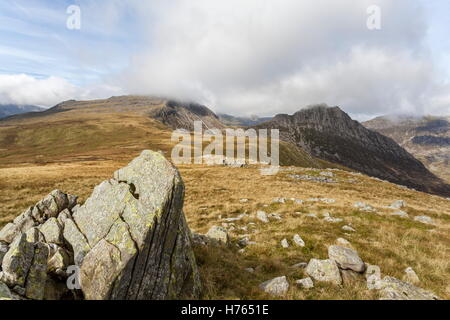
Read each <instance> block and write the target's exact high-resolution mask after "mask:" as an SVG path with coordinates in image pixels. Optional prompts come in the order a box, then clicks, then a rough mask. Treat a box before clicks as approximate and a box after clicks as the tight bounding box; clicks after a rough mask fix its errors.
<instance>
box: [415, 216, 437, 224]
mask: <svg viewBox="0 0 450 320" xmlns="http://www.w3.org/2000/svg"><path fill="white" fill-rule="evenodd" d="M414 221H418V222H422V223H424V224H434V221H433V219H432V218H430V217H427V216H417V217H414Z"/></svg>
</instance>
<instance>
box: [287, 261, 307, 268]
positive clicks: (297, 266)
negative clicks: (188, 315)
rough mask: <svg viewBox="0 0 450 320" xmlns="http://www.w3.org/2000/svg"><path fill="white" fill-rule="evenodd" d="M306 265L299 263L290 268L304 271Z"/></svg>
mask: <svg viewBox="0 0 450 320" xmlns="http://www.w3.org/2000/svg"><path fill="white" fill-rule="evenodd" d="M307 265H308V264H307V263H306V262H300V263H296V264H294V265H293V266H291V268H295V269H305V268H306V266H307Z"/></svg>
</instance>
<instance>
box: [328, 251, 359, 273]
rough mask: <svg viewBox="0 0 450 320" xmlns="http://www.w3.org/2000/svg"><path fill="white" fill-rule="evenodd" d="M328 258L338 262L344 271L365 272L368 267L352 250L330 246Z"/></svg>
mask: <svg viewBox="0 0 450 320" xmlns="http://www.w3.org/2000/svg"><path fill="white" fill-rule="evenodd" d="M328 257H329V258H330V259H331V260H334V261H336V263H337V265H338V266H339V268H341V269H344V270H353V271H356V272H364V270H365V269H366V266H365V264H364V262H363V261H362V259H361V258H360V257H359V255H358V253H357V252H356V251H355V250H353V249H350V248H345V247H341V246H329V247H328Z"/></svg>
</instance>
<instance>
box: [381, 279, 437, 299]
mask: <svg viewBox="0 0 450 320" xmlns="http://www.w3.org/2000/svg"><path fill="white" fill-rule="evenodd" d="M380 299H381V300H441V299H440V298H439V297H438V296H436V295H435V294H434V293H433V292H431V291H426V290H424V289H421V288H418V287H416V286H414V285H412V284H410V283H408V282H404V281H401V280H398V279H396V278H393V277H384V279H383V280H382V281H381V298H380Z"/></svg>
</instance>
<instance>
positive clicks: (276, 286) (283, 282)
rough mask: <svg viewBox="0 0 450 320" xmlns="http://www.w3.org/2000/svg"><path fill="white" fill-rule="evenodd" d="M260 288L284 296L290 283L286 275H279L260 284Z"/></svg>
mask: <svg viewBox="0 0 450 320" xmlns="http://www.w3.org/2000/svg"><path fill="white" fill-rule="evenodd" d="M259 287H260V289H261V290H263V291H264V292H266V293H268V294H271V295H273V296H282V295H284V294H286V293H287V291H288V290H289V283H288V281H287V279H286V277H285V276H283V277H278V278H275V279H272V280H269V281H266V282H264V283H262V284H260V286H259Z"/></svg>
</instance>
